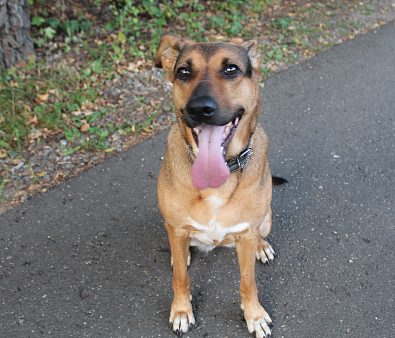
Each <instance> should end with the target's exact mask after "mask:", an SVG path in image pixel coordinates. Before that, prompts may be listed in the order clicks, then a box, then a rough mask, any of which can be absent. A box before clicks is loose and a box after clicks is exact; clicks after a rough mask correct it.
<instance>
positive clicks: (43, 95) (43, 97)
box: [38, 93, 49, 101]
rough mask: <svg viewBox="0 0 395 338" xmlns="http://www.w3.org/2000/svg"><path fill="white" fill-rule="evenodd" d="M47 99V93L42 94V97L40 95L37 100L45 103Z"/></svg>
mask: <svg viewBox="0 0 395 338" xmlns="http://www.w3.org/2000/svg"><path fill="white" fill-rule="evenodd" d="M48 97H49V94H48V93H47V94H42V95H40V96H39V97H38V98H39V99H40V100H41V101H47V100H48Z"/></svg>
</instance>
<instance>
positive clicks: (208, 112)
mask: <svg viewBox="0 0 395 338" xmlns="http://www.w3.org/2000/svg"><path fill="white" fill-rule="evenodd" d="M186 108H187V113H188V114H189V116H190V117H191V118H192V119H194V120H195V121H199V122H208V120H210V119H211V117H212V116H213V115H214V114H215V111H216V110H217V109H218V106H217V102H215V100H214V99H213V98H211V97H209V96H198V97H194V98H192V99H190V100H189V102H188V105H187V107H186Z"/></svg>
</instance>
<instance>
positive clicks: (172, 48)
mask: <svg viewBox="0 0 395 338" xmlns="http://www.w3.org/2000/svg"><path fill="white" fill-rule="evenodd" d="M191 43H194V42H193V41H192V40H191V39H189V38H178V37H176V36H173V35H165V36H164V37H162V39H161V40H160V43H159V47H158V51H157V52H156V56H155V66H156V67H158V68H164V69H165V70H166V71H167V72H168V73H169V79H170V81H172V82H173V71H174V64H175V63H176V61H177V58H178V55H179V54H180V53H181V51H182V49H183V48H184V47H185V45H187V44H191Z"/></svg>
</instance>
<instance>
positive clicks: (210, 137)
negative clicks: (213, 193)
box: [191, 114, 242, 190]
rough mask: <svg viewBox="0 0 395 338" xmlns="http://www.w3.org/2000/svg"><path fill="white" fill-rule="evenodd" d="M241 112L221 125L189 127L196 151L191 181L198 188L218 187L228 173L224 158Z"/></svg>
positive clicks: (226, 177) (224, 180)
mask: <svg viewBox="0 0 395 338" xmlns="http://www.w3.org/2000/svg"><path fill="white" fill-rule="evenodd" d="M241 116H242V114H239V115H237V116H236V117H235V118H234V119H233V120H232V121H230V122H229V123H228V124H226V125H223V126H215V125H207V124H202V125H200V126H198V127H195V128H191V130H192V135H193V138H194V140H195V142H196V145H197V148H198V151H197V154H196V159H195V162H194V163H193V165H192V168H191V175H192V183H193V185H194V186H195V187H196V188H197V189H199V190H202V189H206V188H218V187H220V186H221V185H223V184H224V183H225V182H226V180H227V179H228V177H229V175H230V170H229V168H228V166H227V165H226V162H225V158H226V153H227V151H228V147H229V144H230V142H231V141H232V138H233V136H234V134H235V132H236V130H237V126H238V125H239V122H240V119H241Z"/></svg>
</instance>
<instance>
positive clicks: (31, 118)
mask: <svg viewBox="0 0 395 338" xmlns="http://www.w3.org/2000/svg"><path fill="white" fill-rule="evenodd" d="M25 124H26V125H31V124H33V125H35V126H36V125H37V124H38V120H37V114H34V116H32V115H29V120H28V121H26V122H25Z"/></svg>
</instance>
